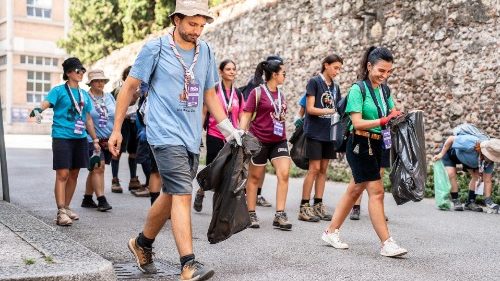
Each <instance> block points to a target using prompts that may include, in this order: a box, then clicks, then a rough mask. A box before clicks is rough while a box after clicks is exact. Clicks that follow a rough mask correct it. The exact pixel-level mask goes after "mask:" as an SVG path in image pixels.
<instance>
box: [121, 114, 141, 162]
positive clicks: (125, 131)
mask: <svg viewBox="0 0 500 281" xmlns="http://www.w3.org/2000/svg"><path fill="white" fill-rule="evenodd" d="M135 122H136V121H135V120H131V119H129V118H125V120H123V124H122V147H121V149H120V152H121V153H124V152H125V151H126V152H127V153H129V154H135V153H137V145H138V143H139V141H138V140H137V126H136V125H135Z"/></svg>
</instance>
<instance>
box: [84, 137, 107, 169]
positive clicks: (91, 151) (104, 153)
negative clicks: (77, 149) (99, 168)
mask: <svg viewBox="0 0 500 281" xmlns="http://www.w3.org/2000/svg"><path fill="white" fill-rule="evenodd" d="M88 146H89V158H90V157H92V154H94V143H92V142H89V144H88ZM111 156H112V155H111V152H109V150H108V149H103V148H102V147H101V154H100V157H101V161H104V164H106V165H109V163H111Z"/></svg>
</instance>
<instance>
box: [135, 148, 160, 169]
mask: <svg viewBox="0 0 500 281" xmlns="http://www.w3.org/2000/svg"><path fill="white" fill-rule="evenodd" d="M135 160H136V162H137V164H144V163H148V162H149V163H150V164H151V173H158V165H156V160H155V157H154V155H153V151H152V150H151V146H150V145H149V143H148V141H147V140H144V141H143V140H140V141H139V143H138V144H137V155H136V158H135Z"/></svg>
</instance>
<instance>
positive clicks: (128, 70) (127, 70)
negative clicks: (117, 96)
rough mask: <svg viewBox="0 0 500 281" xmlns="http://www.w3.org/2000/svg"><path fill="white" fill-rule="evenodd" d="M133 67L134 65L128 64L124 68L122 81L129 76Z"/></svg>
mask: <svg viewBox="0 0 500 281" xmlns="http://www.w3.org/2000/svg"><path fill="white" fill-rule="evenodd" d="M131 69H132V66H131V65H129V66H127V67H126V68H125V69H124V70H123V72H122V81H125V79H127V76H128V74H129V73H130V70H131Z"/></svg>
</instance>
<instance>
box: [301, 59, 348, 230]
mask: <svg viewBox="0 0 500 281" xmlns="http://www.w3.org/2000/svg"><path fill="white" fill-rule="evenodd" d="M343 63H344V61H343V60H342V58H341V57H340V56H338V55H335V54H333V55H329V56H327V57H326V58H324V59H323V61H322V62H321V72H320V73H319V74H318V75H315V76H314V77H313V78H311V79H310V80H309V82H308V83H307V87H306V115H305V119H304V134H305V136H306V140H307V141H306V157H307V159H309V170H308V171H307V174H306V176H305V177H304V184H303V186H302V200H301V202H300V210H299V220H302V221H308V222H318V221H320V220H326V221H329V220H331V219H332V216H331V215H330V214H328V212H327V211H326V208H325V205H323V193H324V192H325V182H326V170H327V168H328V164H329V163H330V159H335V158H336V157H335V149H334V146H333V136H332V135H331V133H330V131H331V130H330V128H331V124H332V123H333V118H334V114H335V113H336V108H335V105H336V104H337V102H338V101H339V100H340V88H339V86H338V85H337V84H335V83H334V79H335V77H336V76H337V75H338V74H339V73H340V69H341V68H342V64H343ZM313 184H314V205H313V206H311V205H310V201H311V191H312V187H313Z"/></svg>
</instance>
